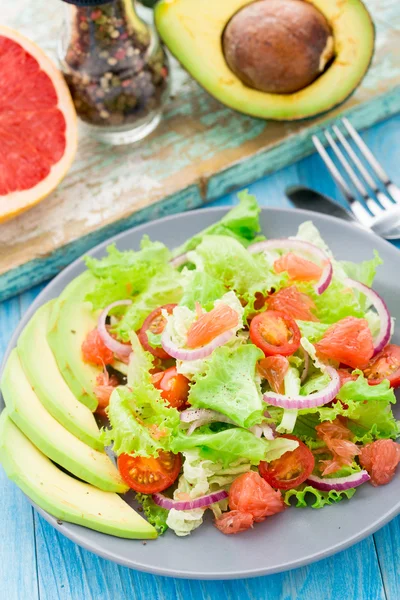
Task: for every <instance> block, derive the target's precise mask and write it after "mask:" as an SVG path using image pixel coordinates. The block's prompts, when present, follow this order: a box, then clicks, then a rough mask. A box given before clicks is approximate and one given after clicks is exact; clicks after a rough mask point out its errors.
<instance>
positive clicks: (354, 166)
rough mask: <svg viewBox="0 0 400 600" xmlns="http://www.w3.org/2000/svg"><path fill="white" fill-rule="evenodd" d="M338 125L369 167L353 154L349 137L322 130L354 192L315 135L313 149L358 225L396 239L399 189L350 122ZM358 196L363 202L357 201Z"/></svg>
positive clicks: (399, 222)
mask: <svg viewBox="0 0 400 600" xmlns="http://www.w3.org/2000/svg"><path fill="white" fill-rule="evenodd" d="M341 123H342V126H344V128H345V130H346V131H347V133H348V134H349V135H350V138H351V139H352V141H353V143H354V144H355V146H356V147H357V148H358V150H359V151H360V153H361V154H362V156H363V157H364V159H365V163H366V164H367V165H368V166H369V167H370V170H368V169H367V168H366V165H365V164H364V163H363V162H362V161H361V160H360V158H359V157H358V156H357V154H356V153H355V151H354V149H353V146H352V144H351V143H350V141H349V138H347V137H346V136H345V135H344V134H343V132H342V131H341V130H340V129H339V127H338V126H337V125H333V127H332V130H331V131H330V130H329V128H328V129H325V130H324V132H323V133H324V135H325V138H326V140H327V142H328V145H329V146H330V147H331V148H332V150H333V152H334V154H335V156H336V158H337V159H338V161H339V163H340V165H341V166H342V168H343V169H344V171H345V174H346V176H347V178H348V180H350V182H351V185H352V186H353V188H354V189H355V193H354V192H353V191H352V188H351V187H350V185H349V184H348V183H347V181H346V179H345V177H344V176H343V175H342V174H341V172H340V171H339V169H338V167H337V166H336V165H335V163H334V161H333V160H332V159H331V157H330V156H329V154H328V152H327V151H326V149H325V148H324V145H323V143H322V142H321V140H320V138H319V137H318V136H316V135H313V136H312V141H313V143H314V146H315V147H316V149H317V151H318V153H319V155H320V157H321V158H322V160H323V161H324V163H325V165H326V167H327V168H328V170H329V172H330V174H331V176H332V178H333V179H334V181H335V183H336V185H337V186H338V187H339V188H340V190H341V191H342V193H343V195H344V196H345V198H346V200H347V201H348V203H349V207H350V209H351V211H352V213H353V214H354V216H355V218H356V219H357V220H358V221H359V223H361V225H363V226H364V227H366V228H368V229H372V230H373V231H375V233H377V234H378V235H381V236H382V237H384V238H386V239H399V238H400V188H398V187H397V186H396V185H395V184H394V183H393V182H392V181H391V180H390V178H389V176H388V175H387V174H386V173H385V171H384V169H383V168H382V166H381V164H380V163H379V162H378V161H377V160H376V158H375V156H374V155H373V154H372V152H371V150H370V149H369V148H368V146H367V145H366V144H365V142H364V141H363V140H362V138H361V137H360V135H359V134H358V132H357V131H356V129H355V128H354V127H353V125H352V124H351V123H350V121H349V120H348V119H346V118H343V119H342V120H341ZM343 149H344V151H343ZM371 170H372V174H371V172H370V171H371ZM378 182H380V183H381V186H382V187H383V188H384V189H385V192H386V193H385V192H383V191H382V189H381V188H380V187H379V185H378ZM369 190H370V191H369ZM371 192H372V193H371ZM360 197H361V198H362V200H363V201H360V199H359V198H360Z"/></svg>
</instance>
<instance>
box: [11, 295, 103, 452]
mask: <svg viewBox="0 0 400 600" xmlns="http://www.w3.org/2000/svg"><path fill="white" fill-rule="evenodd" d="M53 305H54V300H52V301H51V302H48V303H47V304H44V305H43V306H41V307H40V308H39V309H38V310H37V311H36V313H35V314H34V315H33V317H32V319H31V320H30V321H29V323H28V325H27V326H26V327H25V329H24V330H23V332H22V333H21V335H20V337H19V339H18V344H17V349H18V356H19V358H20V361H21V364H22V367H23V369H24V372H25V374H26V376H27V378H28V380H29V383H30V384H31V386H32V388H33V390H34V392H35V394H36V395H37V397H38V398H39V400H40V402H41V403H42V404H43V406H44V407H45V408H46V409H47V410H48V412H49V413H50V414H51V416H52V417H54V418H55V419H56V420H57V421H58V422H59V423H61V425H63V426H64V427H65V429H68V431H69V432H70V433H72V434H73V435H75V436H76V437H77V438H79V439H80V440H82V442H85V444H88V445H89V446H91V448H94V449H95V450H100V451H103V450H104V445H103V443H102V442H101V441H100V439H99V437H100V431H99V428H98V426H97V423H96V420H95V418H94V416H93V413H92V412H91V411H90V409H89V408H87V406H85V405H84V404H82V403H81V402H79V401H78V400H77V399H76V398H75V396H74V394H73V393H72V392H71V390H70V388H69V387H68V385H67V384H66V382H65V380H64V378H63V376H62V375H61V373H60V371H59V369H58V366H57V363H56V360H55V358H54V356H53V353H52V351H51V349H50V346H49V343H48V341H47V329H48V324H49V318H50V313H51V310H52V307H53Z"/></svg>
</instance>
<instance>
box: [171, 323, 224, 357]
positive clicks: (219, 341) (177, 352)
mask: <svg viewBox="0 0 400 600" xmlns="http://www.w3.org/2000/svg"><path fill="white" fill-rule="evenodd" d="M234 336H235V331H232V329H229V330H228V331H224V333H221V334H220V335H217V337H215V338H214V339H213V340H212V341H211V342H209V343H208V344H206V345H205V346H201V347H200V348H193V349H192V348H190V349H189V348H179V347H178V346H177V345H176V344H174V343H173V342H172V341H171V338H170V337H169V336H168V332H167V331H166V330H164V332H163V334H162V336H161V345H162V347H163V348H164V350H165V352H167V353H168V354H169V355H170V356H172V358H176V359H177V360H198V359H200V358H206V356H209V355H210V354H211V353H212V352H213V350H215V348H218V347H219V346H223V345H224V344H226V343H227V342H229V340H231V339H232V338H233V337H234Z"/></svg>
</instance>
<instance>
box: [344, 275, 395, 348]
mask: <svg viewBox="0 0 400 600" xmlns="http://www.w3.org/2000/svg"><path fill="white" fill-rule="evenodd" d="M345 283H346V284H347V285H349V286H350V287H352V288H354V289H355V290H358V291H359V292H361V293H362V294H364V296H366V297H367V298H368V300H369V301H370V302H371V306H373V307H374V308H375V310H376V312H377V313H378V316H379V319H380V322H381V325H380V329H379V333H378V335H377V336H376V337H375V340H374V356H375V355H376V354H378V352H380V351H381V350H382V349H383V348H384V347H385V346H386V344H387V343H388V342H389V340H390V334H391V329H392V324H391V320H390V313H389V309H388V307H387V304H386V302H385V301H384V299H383V298H382V297H381V296H380V295H379V294H378V292H375V290H373V289H372V288H370V287H368V286H367V285H365V284H364V283H361V282H360V281H355V280H354V279H350V278H348V277H347V278H346V279H345Z"/></svg>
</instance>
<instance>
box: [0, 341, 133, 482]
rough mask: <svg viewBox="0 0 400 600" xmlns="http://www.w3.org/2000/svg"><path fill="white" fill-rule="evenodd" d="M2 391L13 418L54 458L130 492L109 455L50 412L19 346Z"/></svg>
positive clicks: (86, 476)
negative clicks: (24, 365) (35, 387)
mask: <svg viewBox="0 0 400 600" xmlns="http://www.w3.org/2000/svg"><path fill="white" fill-rule="evenodd" d="M1 391H2V394H3V397H4V402H5V404H6V407H7V411H8V414H9V416H10V418H11V419H12V420H13V421H14V423H15V424H16V425H17V426H18V427H19V429H20V430H21V431H22V432H23V433H24V434H25V435H26V436H27V437H28V438H29V439H30V441H31V442H32V443H33V444H35V446H36V447H37V448H39V450H41V451H42V452H43V453H44V454H45V455H46V456H48V457H49V458H50V459H51V460H53V461H54V462H56V463H57V464H59V465H61V466H62V467H64V469H67V471H69V472H70V473H73V474H74V475H75V476H76V477H79V478H80V479H83V480H84V481H87V482H89V483H91V484H92V485H95V486H96V487H98V488H100V489H102V490H106V491H111V492H125V491H127V489H128V486H127V485H126V484H125V483H124V481H123V479H122V478H121V476H120V474H119V471H118V469H117V468H116V467H115V466H114V464H113V463H112V461H111V460H110V458H109V457H108V456H107V454H105V453H104V452H99V451H98V450H94V449H93V448H90V446H88V445H87V444H85V443H84V442H82V441H81V440H79V439H78V438H76V437H75V436H74V435H73V434H72V433H70V432H69V431H68V430H67V429H65V428H64V427H63V426H62V425H61V423H59V422H58V421H56V419H54V417H52V416H51V414H50V413H48V412H47V410H46V409H45V407H44V406H43V404H42V403H41V402H40V400H39V398H38V397H37V395H36V394H35V392H34V390H33V389H32V386H31V384H30V383H29V381H28V379H27V377H26V375H25V373H24V370H23V368H22V365H21V362H20V359H19V357H18V353H17V350H16V349H15V348H14V350H13V351H12V352H11V354H10V356H9V358H8V360H7V363H6V366H5V369H4V373H3V376H2V380H1Z"/></svg>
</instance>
